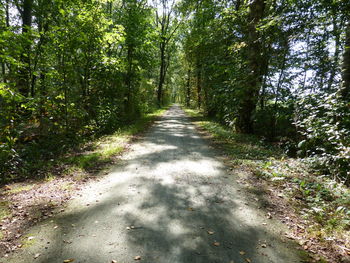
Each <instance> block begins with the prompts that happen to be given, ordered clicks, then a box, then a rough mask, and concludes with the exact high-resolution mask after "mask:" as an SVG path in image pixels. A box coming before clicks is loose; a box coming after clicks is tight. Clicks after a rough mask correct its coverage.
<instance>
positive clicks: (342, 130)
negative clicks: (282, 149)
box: [296, 93, 350, 183]
mask: <svg viewBox="0 0 350 263" xmlns="http://www.w3.org/2000/svg"><path fill="white" fill-rule="evenodd" d="M348 116H349V108H348V106H347V105H345V104H344V103H343V102H342V100H340V98H339V97H338V96H337V94H336V93H331V94H329V95H328V96H324V95H319V96H315V95H312V96H311V95H309V96H304V97H303V98H302V99H300V100H299V101H298V108H297V112H296V126H297V127H298V129H299V132H300V133H301V134H302V135H303V140H301V141H300V142H299V144H298V147H299V155H301V156H307V157H309V160H310V162H311V163H312V165H313V166H314V167H315V168H317V169H319V170H320V171H321V172H323V173H327V174H332V175H334V176H336V177H337V178H339V179H341V180H343V181H344V182H346V183H349V178H350V177H349V174H350V173H349V170H350V140H349V138H350V137H349V135H350V134H349V117H348Z"/></svg>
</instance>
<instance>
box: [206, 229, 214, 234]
mask: <svg viewBox="0 0 350 263" xmlns="http://www.w3.org/2000/svg"><path fill="white" fill-rule="evenodd" d="M207 232H208V234H209V235H213V234H214V233H215V232H214V231H209V230H208V231H207Z"/></svg>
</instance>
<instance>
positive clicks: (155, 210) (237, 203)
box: [0, 105, 302, 263]
mask: <svg viewBox="0 0 350 263" xmlns="http://www.w3.org/2000/svg"><path fill="white" fill-rule="evenodd" d="M236 177H237V176H235V174H232V172H231V173H230V172H228V171H227V168H225V166H224V164H223V163H222V162H221V161H220V160H219V159H218V158H217V156H216V153H215V150H214V149H212V148H211V147H210V146H209V144H208V142H207V141H205V140H204V139H202V138H201V137H200V135H199V134H198V133H197V132H196V130H195V127H194V125H193V124H191V123H190V121H189V119H188V118H187V117H186V116H185V114H184V112H183V111H182V110H181V109H180V107H179V106H176V105H175V106H173V107H171V108H170V109H169V110H168V111H167V112H166V113H165V114H164V116H163V117H162V118H160V119H159V120H158V121H157V122H156V123H155V124H154V126H153V127H152V128H151V129H150V130H149V131H148V132H147V133H146V134H145V136H144V138H143V139H141V140H139V141H138V142H136V143H134V144H133V145H132V146H131V149H130V151H128V152H127V153H126V154H125V155H124V156H123V160H122V164H119V165H117V166H116V167H113V169H112V170H111V171H110V173H109V174H108V175H106V176H104V177H102V178H101V180H99V181H98V182H92V183H90V184H89V185H88V186H87V187H86V188H85V189H83V190H82V192H81V193H80V195H79V196H78V197H77V198H75V199H74V200H72V201H71V202H70V203H69V204H68V207H67V209H66V210H65V212H63V213H60V214H58V215H57V216H55V217H54V218H51V219H50V220H47V221H45V222H42V223H40V224H38V225H37V226H36V227H34V228H32V229H30V231H29V232H28V233H27V236H31V237H32V238H30V239H31V240H30V241H29V243H30V245H27V246H26V247H25V248H23V249H22V250H21V251H19V252H17V253H15V254H14V255H12V256H11V257H10V258H6V259H1V260H0V262H4V263H5V262H6V263H8V262H10V263H11V262H13V263H20V262H21V263H22V262H23V263H24V262H25V263H28V262H37V263H56V262H60V263H61V262H64V260H69V259H72V260H73V259H74V261H67V262H75V263H78V262H88V263H108V262H109V263H110V262H112V260H115V262H118V263H131V262H137V261H138V260H139V261H140V262H148V263H167V262H169V263H177V262H178V263H196V262H198V263H199V262H203V263H204V262H207V263H215V262H217V263H233V262H234V263H243V262H245V263H247V262H248V263H249V262H251V263H265V262H266V263H267V262H275V263H293V262H302V260H301V259H300V258H299V255H300V253H299V252H297V250H296V249H295V245H293V244H292V243H291V242H290V241H286V240H283V237H282V236H283V234H282V233H284V231H285V230H284V228H283V226H282V225H280V224H279V223H278V222H276V221H274V220H273V219H267V217H266V212H264V211H262V210H261V209H258V208H257V205H256V204H255V203H254V200H253V199H252V198H249V196H248V195H247V194H245V192H244V190H243V189H241V188H242V186H241V185H240V184H239V183H237V180H238V178H236ZM135 257H136V260H135Z"/></svg>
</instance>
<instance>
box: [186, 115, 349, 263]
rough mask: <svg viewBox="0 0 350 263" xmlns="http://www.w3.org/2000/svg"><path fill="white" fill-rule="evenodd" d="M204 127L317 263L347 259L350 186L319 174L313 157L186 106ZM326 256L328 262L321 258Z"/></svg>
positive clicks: (245, 181) (236, 171)
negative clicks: (291, 153)
mask: <svg viewBox="0 0 350 263" xmlns="http://www.w3.org/2000/svg"><path fill="white" fill-rule="evenodd" d="M185 111H186V112H187V114H189V116H191V119H192V121H193V122H194V123H195V124H196V125H197V127H198V128H199V130H201V131H202V132H203V131H205V133H207V134H209V135H210V139H211V140H212V141H213V142H214V144H215V145H216V146H218V147H219V148H220V149H221V150H223V152H224V155H225V156H226V162H227V164H228V165H229V166H230V167H231V168H232V169H233V173H234V176H238V177H239V178H240V182H242V183H243V184H246V187H247V189H248V191H249V192H251V193H253V194H259V195H260V194H263V195H264V196H265V200H267V201H268V204H267V209H268V208H270V209H271V208H273V209H271V214H272V215H274V216H275V217H277V218H279V219H280V220H281V221H282V222H284V223H286V224H287V225H288V226H289V228H290V232H289V233H286V236H287V237H288V238H291V239H294V240H296V241H297V242H298V243H299V244H300V245H301V246H302V247H303V248H304V249H305V250H306V251H308V252H309V253H310V254H311V255H312V256H313V258H314V259H315V260H317V261H315V262H343V261H344V262H347V261H346V260H347V259H348V258H349V255H350V249H349V246H350V238H349V237H350V189H349V188H348V187H346V186H345V185H344V184H342V183H339V182H337V180H335V179H331V178H329V177H327V176H319V175H318V174H317V173H316V174H315V171H314V170H313V169H312V168H311V167H312V166H310V163H309V160H307V159H301V158H291V157H288V156H287V155H286V154H285V153H284V152H283V150H282V149H281V148H280V147H279V146H278V145H274V144H272V143H270V142H266V141H264V140H262V139H261V137H258V136H253V135H242V134H237V133H235V132H234V131H233V130H232V129H230V128H228V127H226V126H224V125H222V124H220V123H218V122H217V121H215V120H213V119H210V118H208V117H204V116H203V112H200V111H198V110H193V109H185ZM322 258H323V260H324V261H321V260H322Z"/></svg>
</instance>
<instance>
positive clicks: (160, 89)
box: [157, 43, 166, 107]
mask: <svg viewBox="0 0 350 263" xmlns="http://www.w3.org/2000/svg"><path fill="white" fill-rule="evenodd" d="M165 66H166V65H165V43H161V44H160V69H159V82H158V91H157V103H158V107H161V106H162V97H163V85H164V77H165Z"/></svg>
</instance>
